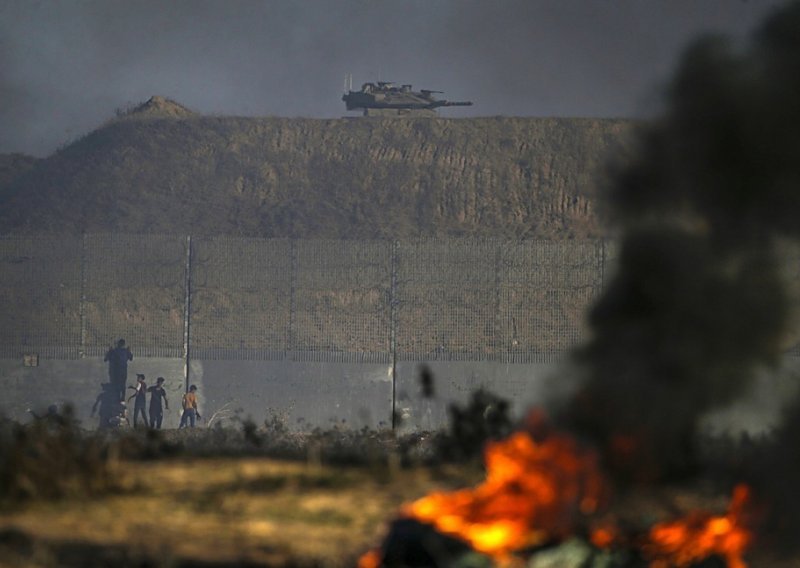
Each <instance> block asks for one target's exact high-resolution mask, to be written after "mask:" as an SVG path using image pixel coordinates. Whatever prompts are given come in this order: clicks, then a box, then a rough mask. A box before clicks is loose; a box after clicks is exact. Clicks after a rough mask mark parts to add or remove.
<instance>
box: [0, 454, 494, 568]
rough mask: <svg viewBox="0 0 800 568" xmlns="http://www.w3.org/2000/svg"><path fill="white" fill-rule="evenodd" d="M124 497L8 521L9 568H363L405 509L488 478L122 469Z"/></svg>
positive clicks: (445, 472)
mask: <svg viewBox="0 0 800 568" xmlns="http://www.w3.org/2000/svg"><path fill="white" fill-rule="evenodd" d="M116 474H117V475H119V476H120V481H121V486H122V488H123V489H122V490H121V491H119V492H116V493H114V494H112V495H108V496H106V497H102V498H93V499H88V500H80V501H77V500H62V501H56V502H37V503H34V504H30V505H27V506H25V507H23V508H20V509H17V510H14V511H11V512H5V513H0V565H3V566H85V565H107V566H195V565H208V566H243V565H244V566H246V565H260V566H325V567H340V566H353V565H354V564H355V562H356V560H357V558H358V557H359V556H360V555H361V554H363V553H364V552H365V551H367V550H368V549H369V548H371V547H374V546H376V545H377V544H379V543H380V540H381V537H382V535H383V534H384V533H385V530H386V523H387V522H389V521H391V520H392V519H393V518H394V512H395V511H396V510H397V508H398V506H399V505H400V504H401V503H403V502H405V501H408V500H411V499H414V498H417V497H420V496H422V495H424V494H425V493H427V492H429V491H431V490H433V489H446V488H455V487H458V486H468V485H471V484H472V483H474V482H475V481H477V480H478V479H479V477H480V473H479V472H477V471H476V472H474V474H473V475H471V476H470V475H467V474H465V473H464V472H463V470H456V469H454V468H451V469H437V470H436V471H433V470H430V469H423V468H418V469H414V470H403V469H400V468H393V467H391V466H390V467H357V468H352V467H351V468H332V467H327V466H325V467H323V466H319V465H313V464H308V463H297V462H285V461H276V460H272V459H265V458H238V459H191V460H186V459H180V460H160V461H158V462H121V463H119V464H118V470H117V472H116Z"/></svg>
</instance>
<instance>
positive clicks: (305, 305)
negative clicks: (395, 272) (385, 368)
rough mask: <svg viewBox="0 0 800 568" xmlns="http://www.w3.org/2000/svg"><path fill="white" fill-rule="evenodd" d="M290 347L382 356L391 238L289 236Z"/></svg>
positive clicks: (385, 349)
mask: <svg viewBox="0 0 800 568" xmlns="http://www.w3.org/2000/svg"><path fill="white" fill-rule="evenodd" d="M295 246H296V250H295V269H296V273H295V274H296V277H295V281H294V289H293V293H294V299H293V314H292V348H293V349H294V350H296V351H300V352H303V351H332V352H350V353H354V354H359V353H372V354H376V355H377V354H381V355H382V357H379V358H380V359H381V360H386V361H388V352H389V336H390V331H389V330H390V327H389V320H390V303H389V302H390V286H391V250H392V249H391V243H389V242H387V241H334V240H301V241H296V242H295Z"/></svg>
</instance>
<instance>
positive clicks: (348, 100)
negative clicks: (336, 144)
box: [342, 81, 472, 116]
mask: <svg viewBox="0 0 800 568" xmlns="http://www.w3.org/2000/svg"><path fill="white" fill-rule="evenodd" d="M441 92H442V91H429V90H427V89H422V90H420V91H413V90H411V85H401V86H400V87H396V86H395V85H394V83H390V82H386V81H378V82H377V83H364V84H363V85H362V86H361V90H360V91H353V90H352V88H350V89H348V88H347V87H345V94H344V95H342V100H343V101H344V103H345V106H346V107H347V110H359V109H363V111H364V116H436V109H438V108H441V107H451V106H471V105H472V102H471V101H447V100H440V99H437V98H436V97H434V96H433V94H434V93H441Z"/></svg>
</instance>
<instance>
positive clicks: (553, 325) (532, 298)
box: [500, 241, 604, 361]
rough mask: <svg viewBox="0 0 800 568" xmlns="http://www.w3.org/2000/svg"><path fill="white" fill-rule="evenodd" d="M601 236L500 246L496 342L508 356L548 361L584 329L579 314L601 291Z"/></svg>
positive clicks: (563, 350) (562, 351)
mask: <svg viewBox="0 0 800 568" xmlns="http://www.w3.org/2000/svg"><path fill="white" fill-rule="evenodd" d="M603 246H604V245H603V242H602V241H567V242H555V241H524V242H510V243H506V244H505V245H504V246H503V248H502V252H501V258H502V261H501V263H500V266H501V269H502V278H501V282H502V285H501V293H500V296H501V301H500V314H501V316H500V320H501V326H500V330H501V332H500V333H501V341H500V343H501V345H502V349H503V350H504V351H505V352H507V353H508V354H509V355H510V356H512V358H522V359H527V358H530V359H533V360H538V361H548V360H552V359H555V358H557V357H558V356H559V355H560V354H562V353H564V352H565V351H567V350H568V349H569V348H570V347H573V346H574V345H576V344H577V343H578V342H579V341H580V340H581V338H582V337H583V336H584V334H585V331H586V330H585V321H584V315H585V311H586V309H587V308H588V306H589V305H590V304H591V302H592V300H593V299H594V298H595V297H596V296H597V295H598V294H599V293H600V289H601V287H602V280H603V270H604V267H603V263H604V248H603Z"/></svg>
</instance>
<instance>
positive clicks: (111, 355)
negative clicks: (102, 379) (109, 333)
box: [103, 339, 133, 400]
mask: <svg viewBox="0 0 800 568" xmlns="http://www.w3.org/2000/svg"><path fill="white" fill-rule="evenodd" d="M103 361H107V362H108V379H109V381H110V382H111V386H112V388H116V389H117V393H118V394H119V399H120V400H125V385H126V383H127V382H128V361H133V353H131V350H130V348H129V347H126V346H125V340H124V339H120V340H119V341H117V346H116V347H112V348H111V349H109V350H108V351H107V352H106V356H105V357H104V358H103Z"/></svg>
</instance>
